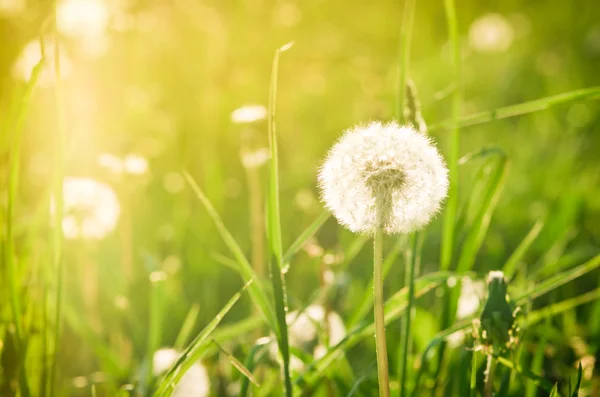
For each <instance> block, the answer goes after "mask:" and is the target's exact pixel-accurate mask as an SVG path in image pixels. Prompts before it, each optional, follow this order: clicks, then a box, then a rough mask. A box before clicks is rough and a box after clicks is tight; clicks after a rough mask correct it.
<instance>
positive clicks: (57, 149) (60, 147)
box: [50, 10, 66, 396]
mask: <svg viewBox="0 0 600 397" xmlns="http://www.w3.org/2000/svg"><path fill="white" fill-rule="evenodd" d="M55 13H56V10H55ZM54 79H55V82H54V84H55V102H56V104H55V105H56V134H57V137H56V139H55V140H54V142H55V145H54V167H55V168H54V175H53V177H54V178H53V179H54V180H53V184H52V186H53V198H54V224H53V229H54V230H53V239H52V248H53V254H54V255H53V261H52V262H53V267H54V269H55V271H56V296H55V298H56V302H55V318H54V328H55V330H54V343H53V347H54V356H53V360H52V370H51V372H50V396H54V395H56V393H57V391H56V375H57V367H58V366H57V360H58V357H57V356H58V343H59V338H60V331H61V325H62V306H63V284H64V269H63V262H62V244H63V234H62V221H63V179H64V152H65V140H66V133H65V120H64V112H63V110H64V109H63V95H62V85H61V73H60V48H59V35H58V32H57V29H56V21H55V22H54Z"/></svg>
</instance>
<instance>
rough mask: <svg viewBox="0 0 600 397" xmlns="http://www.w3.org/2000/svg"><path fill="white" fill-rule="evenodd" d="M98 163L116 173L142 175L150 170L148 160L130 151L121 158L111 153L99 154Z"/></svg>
mask: <svg viewBox="0 0 600 397" xmlns="http://www.w3.org/2000/svg"><path fill="white" fill-rule="evenodd" d="M97 161H98V165H100V166H101V167H103V168H105V169H107V170H108V171H110V172H112V173H113V174H116V175H121V174H123V173H124V174H129V175H142V174H145V173H146V172H147V171H148V160H147V159H146V158H145V157H143V156H141V155H139V154H134V153H130V154H127V155H126V156H125V157H123V158H120V157H117V156H115V155H114V154H110V153H101V154H100V155H98V159H97Z"/></svg>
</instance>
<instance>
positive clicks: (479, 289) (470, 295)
mask: <svg viewBox="0 0 600 397" xmlns="http://www.w3.org/2000/svg"><path fill="white" fill-rule="evenodd" d="M484 298H485V283H484V282H483V281H482V280H472V279H470V278H469V277H464V278H463V279H462V284H461V288H460V297H459V298H458V309H457V312H456V316H457V317H458V318H459V319H460V318H466V317H470V316H472V315H474V314H475V313H477V310H479V307H480V306H481V302H482V300H483V299H484Z"/></svg>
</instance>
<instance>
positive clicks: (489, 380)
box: [483, 354, 496, 397]
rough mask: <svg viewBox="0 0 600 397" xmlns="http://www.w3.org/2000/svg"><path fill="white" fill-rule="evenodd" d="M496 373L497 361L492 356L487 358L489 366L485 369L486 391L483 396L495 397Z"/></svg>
mask: <svg viewBox="0 0 600 397" xmlns="http://www.w3.org/2000/svg"><path fill="white" fill-rule="evenodd" d="M494 372H496V360H494V357H493V356H492V355H491V354H490V355H488V358H487V366H486V368H485V390H484V393H483V395H484V396H485V397H493V396H494Z"/></svg>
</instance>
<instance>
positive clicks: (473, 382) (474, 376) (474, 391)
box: [469, 351, 477, 397]
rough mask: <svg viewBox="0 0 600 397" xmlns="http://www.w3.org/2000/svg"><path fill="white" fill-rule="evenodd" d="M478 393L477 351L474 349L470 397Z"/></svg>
mask: <svg viewBox="0 0 600 397" xmlns="http://www.w3.org/2000/svg"><path fill="white" fill-rule="evenodd" d="M476 395H477V352H476V351H473V358H472V359H471V383H470V389H469V397H475V396H476Z"/></svg>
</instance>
